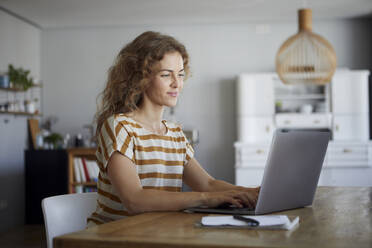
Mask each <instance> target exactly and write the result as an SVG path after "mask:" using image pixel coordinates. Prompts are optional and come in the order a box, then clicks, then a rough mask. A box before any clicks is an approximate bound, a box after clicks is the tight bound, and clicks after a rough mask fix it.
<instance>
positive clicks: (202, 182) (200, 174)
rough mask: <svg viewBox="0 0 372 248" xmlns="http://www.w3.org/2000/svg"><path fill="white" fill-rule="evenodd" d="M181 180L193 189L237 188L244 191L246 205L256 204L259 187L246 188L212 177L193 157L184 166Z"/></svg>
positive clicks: (210, 190) (219, 189) (216, 189)
mask: <svg viewBox="0 0 372 248" xmlns="http://www.w3.org/2000/svg"><path fill="white" fill-rule="evenodd" d="M183 180H184V181H185V183H186V184H187V185H189V186H190V187H191V189H192V190H194V191H205V192H215V191H225V190H237V191H241V192H245V194H244V198H245V201H244V203H245V205H248V206H252V205H254V206H255V205H256V202H257V198H258V193H259V190H260V187H256V188H246V187H241V186H235V185H233V184H230V183H228V182H225V181H222V180H217V179H214V178H213V177H212V176H210V175H209V174H208V173H207V172H206V171H205V170H204V169H203V168H202V167H201V165H200V164H199V162H198V161H197V160H196V159H195V158H192V159H191V160H190V161H189V162H188V163H187V165H186V166H185V169H184V177H183Z"/></svg>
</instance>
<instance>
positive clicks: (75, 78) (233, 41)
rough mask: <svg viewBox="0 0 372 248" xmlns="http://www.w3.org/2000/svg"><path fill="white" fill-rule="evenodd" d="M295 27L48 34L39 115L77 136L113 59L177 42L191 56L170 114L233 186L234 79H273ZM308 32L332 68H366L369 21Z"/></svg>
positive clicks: (326, 24) (202, 158)
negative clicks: (247, 75)
mask: <svg viewBox="0 0 372 248" xmlns="http://www.w3.org/2000/svg"><path fill="white" fill-rule="evenodd" d="M296 25H297V24H296V23H289V22H281V23H271V24H269V29H270V32H269V33H265V34H259V33H256V27H257V26H256V24H254V23H238V24H225V25H217V24H216V25H213V24H210V25H188V26H180V25H166V26H130V27H119V28H110V27H107V28H84V29H54V30H46V31H45V32H43V33H42V77H43V80H44V81H45V91H44V93H45V106H44V107H45V114H46V116H48V115H55V116H57V117H58V118H59V121H58V123H57V124H56V125H55V130H56V131H58V132H61V133H67V132H69V133H70V134H76V133H77V132H79V131H81V130H82V126H83V125H84V124H87V123H90V122H91V121H92V118H93V115H94V112H95V109H96V105H95V100H96V96H97V94H98V93H99V92H100V91H101V90H102V89H103V86H104V83H105V79H106V75H107V74H106V72H107V69H108V67H109V66H110V65H111V63H112V62H113V59H114V56H116V54H117V53H118V51H119V50H120V48H121V47H122V46H123V45H124V44H126V43H127V42H129V41H131V40H132V39H134V38H135V37H136V36H137V35H139V34H140V33H142V32H144V31H147V30H155V31H160V32H164V33H166V34H170V35H172V36H175V37H176V38H177V39H179V40H180V41H181V42H183V43H184V44H185V45H186V48H187V49H188V51H189V53H190V55H191V69H192V74H193V76H192V77H191V78H190V79H189V81H188V82H187V83H186V86H185V89H184V92H183V95H182V96H181V99H180V101H179V104H178V106H177V107H176V115H177V118H178V120H179V121H180V122H181V123H183V124H184V126H185V127H194V128H197V129H198V130H199V131H200V144H199V145H197V148H196V150H197V151H196V158H197V159H198V160H199V162H201V164H202V165H203V166H204V168H206V169H207V170H208V171H209V172H210V173H211V174H212V175H213V176H215V177H217V178H221V179H225V180H228V181H230V182H233V181H234V178H233V177H234V169H233V166H234V150H233V142H234V141H235V140H236V130H235V127H236V122H235V118H234V116H235V103H234V102H235V89H234V79H235V77H236V76H237V75H238V74H239V73H242V72H253V71H274V57H275V54H276V51H277V50H278V48H279V46H280V45H281V43H282V42H284V40H286V39H287V38H288V37H289V36H290V35H292V34H294V33H295V32H296V31H297V26H296ZM313 28H314V31H315V32H316V33H319V34H321V35H323V36H324V37H325V38H327V39H328V40H329V41H330V42H331V43H332V44H333V46H334V48H335V50H336V53H337V57H338V65H339V66H341V67H350V68H354V69H357V68H358V69H362V68H369V66H370V64H371V59H370V56H369V55H370V54H371V45H370V44H371V37H370V32H369V30H370V22H369V20H362V19H361V20H337V21H322V22H315V23H314V25H313Z"/></svg>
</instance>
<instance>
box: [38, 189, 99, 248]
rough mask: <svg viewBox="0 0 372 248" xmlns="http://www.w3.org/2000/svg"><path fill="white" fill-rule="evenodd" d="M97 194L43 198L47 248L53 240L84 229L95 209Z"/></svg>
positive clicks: (51, 244)
mask: <svg viewBox="0 0 372 248" xmlns="http://www.w3.org/2000/svg"><path fill="white" fill-rule="evenodd" d="M96 201H97V193H96V192H90V193H78V194H67V195H58V196H51V197H47V198H44V199H43V200H42V202H41V207H42V209H43V215H44V223H45V231H46V238H47V246H48V248H52V247H53V238H54V237H56V236H59V235H63V234H66V233H70V232H75V231H79V230H82V229H84V228H85V227H86V224H87V217H88V216H89V215H90V214H91V213H92V212H93V211H94V210H95V209H96V205H97V204H96Z"/></svg>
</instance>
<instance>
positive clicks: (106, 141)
mask: <svg viewBox="0 0 372 248" xmlns="http://www.w3.org/2000/svg"><path fill="white" fill-rule="evenodd" d="M98 140H99V142H98V152H97V159H98V160H99V161H100V162H101V166H102V167H103V169H104V170H106V168H107V163H108V161H109V159H110V157H111V155H112V154H113V153H114V152H115V151H117V152H119V153H121V154H122V155H124V156H126V157H128V158H129V159H130V160H132V161H134V153H133V137H132V136H131V135H130V134H129V132H128V131H127V129H126V128H125V126H124V125H123V124H122V123H120V122H118V121H117V120H116V118H115V116H112V117H110V118H108V119H107V120H106V121H105V122H104V123H103V125H102V127H101V130H100V132H99V137H98Z"/></svg>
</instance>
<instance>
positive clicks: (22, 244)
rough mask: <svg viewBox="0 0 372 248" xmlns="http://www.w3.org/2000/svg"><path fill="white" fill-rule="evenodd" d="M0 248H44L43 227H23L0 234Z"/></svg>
mask: <svg viewBox="0 0 372 248" xmlns="http://www.w3.org/2000/svg"><path fill="white" fill-rule="evenodd" d="M0 247H1V248H46V238H45V229H44V226H43V225H25V226H23V227H18V228H15V229H11V230H10V231H6V232H3V233H0Z"/></svg>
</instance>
